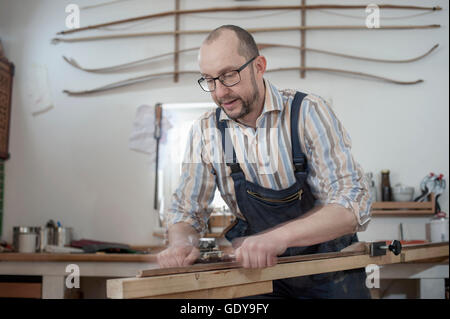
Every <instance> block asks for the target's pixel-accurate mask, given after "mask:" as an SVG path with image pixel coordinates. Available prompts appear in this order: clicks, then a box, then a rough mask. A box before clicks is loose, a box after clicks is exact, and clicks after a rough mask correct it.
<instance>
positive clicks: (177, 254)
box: [156, 243, 200, 268]
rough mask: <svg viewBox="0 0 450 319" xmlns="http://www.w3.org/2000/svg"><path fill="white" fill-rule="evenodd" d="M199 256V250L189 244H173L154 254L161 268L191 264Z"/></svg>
mask: <svg viewBox="0 0 450 319" xmlns="http://www.w3.org/2000/svg"><path fill="white" fill-rule="evenodd" d="M199 257H200V250H199V249H198V248H197V247H195V246H193V245H191V244H189V243H182V244H174V245H171V246H169V247H168V248H166V249H165V250H163V251H162V252H160V253H159V254H157V255H156V259H157V261H158V264H159V266H160V267H161V268H168V267H183V266H188V265H192V264H193V263H194V262H195V261H196V260H197V259H198V258H199Z"/></svg>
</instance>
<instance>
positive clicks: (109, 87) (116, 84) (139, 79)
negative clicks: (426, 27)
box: [63, 67, 423, 95]
mask: <svg viewBox="0 0 450 319" xmlns="http://www.w3.org/2000/svg"><path fill="white" fill-rule="evenodd" d="M292 70H301V71H320V72H331V73H342V74H347V75H356V76H360V77H365V78H369V79H374V80H380V81H385V82H389V83H394V84H402V85H408V84H418V83H421V82H423V80H422V79H419V80H416V81H398V80H394V79H390V78H386V77H382V76H378V75H373V74H369V73H363V72H354V71H348V70H341V69H331V68H320V67H287V68H278V69H271V70H266V72H280V71H292ZM174 74H199V71H178V72H161V73H153V74H147V75H143V76H139V77H134V78H130V79H126V80H123V81H118V82H114V83H110V84H107V85H104V86H101V87H97V88H95V89H91V90H85V91H70V90H64V91H63V92H64V93H66V94H68V95H87V94H92V93H96V92H103V91H108V90H112V89H116V88H120V87H124V86H129V85H133V84H138V83H143V82H146V81H150V80H152V79H154V78H157V77H163V76H169V75H171V76H173V75H174Z"/></svg>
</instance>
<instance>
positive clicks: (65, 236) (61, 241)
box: [54, 227, 72, 247]
mask: <svg viewBox="0 0 450 319" xmlns="http://www.w3.org/2000/svg"><path fill="white" fill-rule="evenodd" d="M71 241H72V228H66V227H57V228H56V229H55V242H54V244H55V245H56V246H60V247H64V246H66V245H70V242H71Z"/></svg>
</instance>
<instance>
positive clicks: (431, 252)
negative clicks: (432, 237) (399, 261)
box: [404, 244, 449, 262]
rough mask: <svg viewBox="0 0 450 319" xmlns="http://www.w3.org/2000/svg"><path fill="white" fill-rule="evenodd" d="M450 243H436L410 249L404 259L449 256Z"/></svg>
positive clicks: (408, 260) (406, 260) (407, 260)
mask: <svg viewBox="0 0 450 319" xmlns="http://www.w3.org/2000/svg"><path fill="white" fill-rule="evenodd" d="M448 255H449V253H448V244H447V245H439V246H438V245H435V246H434V247H432V248H430V247H421V248H416V249H408V250H407V253H406V254H405V257H404V261H405V262H411V261H417V260H423V259H431V258H438V257H445V256H447V257H448Z"/></svg>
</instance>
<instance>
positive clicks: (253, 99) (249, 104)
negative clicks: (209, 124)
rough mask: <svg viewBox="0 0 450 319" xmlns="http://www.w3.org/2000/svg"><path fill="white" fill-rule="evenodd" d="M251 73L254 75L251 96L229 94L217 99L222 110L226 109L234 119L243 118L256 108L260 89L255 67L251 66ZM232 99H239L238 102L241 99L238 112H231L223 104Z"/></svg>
mask: <svg viewBox="0 0 450 319" xmlns="http://www.w3.org/2000/svg"><path fill="white" fill-rule="evenodd" d="M251 75H252V87H253V92H252V95H251V96H250V98H248V99H245V98H243V97H241V96H238V95H227V96H225V97H224V98H222V99H220V100H217V101H216V104H217V105H219V106H220V108H221V109H222V111H224V112H225V114H227V115H228V117H229V118H230V119H232V120H234V121H237V120H238V119H241V118H243V117H245V116H247V115H248V114H249V113H250V112H251V111H252V110H254V109H255V107H256V104H257V102H258V96H259V90H258V86H257V84H256V79H255V76H254V71H253V67H252V68H251ZM232 100H237V102H239V101H240V102H241V110H240V112H239V113H238V114H230V113H228V112H227V110H226V109H225V108H224V107H223V106H222V103H223V102H224V101H232Z"/></svg>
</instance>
